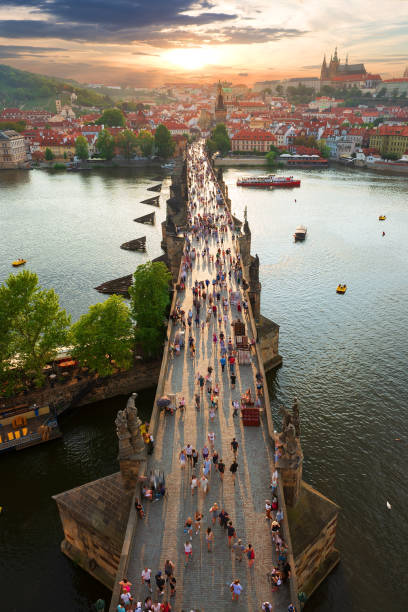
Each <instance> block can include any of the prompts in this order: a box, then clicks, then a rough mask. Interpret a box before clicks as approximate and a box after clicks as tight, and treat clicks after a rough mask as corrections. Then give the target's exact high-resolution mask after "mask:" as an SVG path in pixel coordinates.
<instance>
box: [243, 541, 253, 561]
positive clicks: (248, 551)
mask: <svg viewBox="0 0 408 612" xmlns="http://www.w3.org/2000/svg"><path fill="white" fill-rule="evenodd" d="M244 552H245V553H246V556H247V559H248V567H252V566H253V564H254V563H255V551H254V549H253V548H252V544H248V546H247V548H246V549H245V551H244Z"/></svg>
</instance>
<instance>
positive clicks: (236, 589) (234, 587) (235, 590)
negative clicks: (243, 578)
mask: <svg viewBox="0 0 408 612" xmlns="http://www.w3.org/2000/svg"><path fill="white" fill-rule="evenodd" d="M242 589H243V587H242V584H241V583H240V581H239V580H238V579H237V580H234V582H231V584H230V591H231V593H232V601H234V600H235V601H238V599H239V596H240V595H241V593H242Z"/></svg>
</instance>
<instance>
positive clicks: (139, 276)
mask: <svg viewBox="0 0 408 612" xmlns="http://www.w3.org/2000/svg"><path fill="white" fill-rule="evenodd" d="M170 281H171V274H170V272H169V271H168V269H167V267H166V265H165V264H164V263H163V262H161V261H154V262H151V261H148V262H147V263H145V264H142V265H140V266H138V267H137V269H136V271H135V273H134V275H133V284H132V285H131V287H130V288H129V294H130V300H131V306H130V307H131V311H132V317H133V319H134V321H135V324H136V327H135V339H136V342H137V343H138V344H139V346H141V348H142V351H143V353H144V354H145V355H147V356H152V355H157V354H158V352H159V351H160V348H161V346H162V343H163V339H164V332H165V327H164V321H165V315H166V309H167V307H168V305H169V302H170V295H169V283H170Z"/></svg>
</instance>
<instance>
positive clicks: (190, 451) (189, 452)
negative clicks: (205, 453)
mask: <svg viewBox="0 0 408 612" xmlns="http://www.w3.org/2000/svg"><path fill="white" fill-rule="evenodd" d="M185 451H186V457H187V461H188V462H189V463H190V465H191V463H192V461H193V447H192V446H191V444H187V446H186V448H185Z"/></svg>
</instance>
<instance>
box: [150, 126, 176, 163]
mask: <svg viewBox="0 0 408 612" xmlns="http://www.w3.org/2000/svg"><path fill="white" fill-rule="evenodd" d="M154 146H155V149H156V153H157V155H158V156H159V157H163V158H164V159H167V158H169V157H171V156H172V155H173V153H174V150H175V148H176V144H175V142H174V140H173V138H172V137H171V134H170V132H169V130H168V129H167V128H166V126H165V125H163V124H162V123H161V124H160V125H158V126H157V128H156V132H155V134H154Z"/></svg>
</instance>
